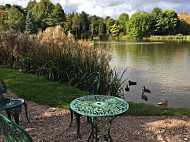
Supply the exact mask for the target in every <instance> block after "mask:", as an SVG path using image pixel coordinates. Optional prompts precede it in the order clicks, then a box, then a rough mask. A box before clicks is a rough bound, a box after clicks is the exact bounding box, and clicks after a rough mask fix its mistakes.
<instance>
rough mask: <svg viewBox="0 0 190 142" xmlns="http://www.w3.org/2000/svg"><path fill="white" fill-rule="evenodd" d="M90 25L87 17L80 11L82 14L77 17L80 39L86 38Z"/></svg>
mask: <svg viewBox="0 0 190 142" xmlns="http://www.w3.org/2000/svg"><path fill="white" fill-rule="evenodd" d="M89 27H90V23H89V20H88V15H87V14H86V13H85V12H84V11H82V13H81V14H80V15H79V29H80V34H81V38H82V39H87V38H88V31H89Z"/></svg>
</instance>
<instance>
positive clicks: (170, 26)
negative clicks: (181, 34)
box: [163, 10, 179, 35]
mask: <svg viewBox="0 0 190 142" xmlns="http://www.w3.org/2000/svg"><path fill="white" fill-rule="evenodd" d="M163 16H164V18H166V19H167V21H168V22H167V26H166V28H167V29H165V30H166V31H165V33H166V34H168V35H175V34H177V33H178V29H179V18H178V16H177V13H176V12H175V11H174V10H166V11H164V12H163Z"/></svg>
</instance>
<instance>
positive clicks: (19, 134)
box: [0, 114, 33, 142]
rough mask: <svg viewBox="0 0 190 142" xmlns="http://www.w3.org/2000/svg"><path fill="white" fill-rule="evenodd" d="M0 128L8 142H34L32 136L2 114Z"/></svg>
mask: <svg viewBox="0 0 190 142" xmlns="http://www.w3.org/2000/svg"><path fill="white" fill-rule="evenodd" d="M0 126H1V127H0V129H1V131H2V133H3V135H4V136H5V138H6V142H33V140H32V138H31V136H30V135H29V134H28V133H27V132H26V131H25V130H24V129H23V128H21V127H20V126H19V125H17V124H16V123H14V122H12V121H11V120H9V119H8V118H6V117H5V116H3V115H1V114H0ZM1 131H0V132H1Z"/></svg>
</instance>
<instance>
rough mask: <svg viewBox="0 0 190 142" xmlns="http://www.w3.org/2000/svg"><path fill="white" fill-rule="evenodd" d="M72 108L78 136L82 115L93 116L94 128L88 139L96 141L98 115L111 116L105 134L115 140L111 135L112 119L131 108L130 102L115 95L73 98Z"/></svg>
mask: <svg viewBox="0 0 190 142" xmlns="http://www.w3.org/2000/svg"><path fill="white" fill-rule="evenodd" d="M70 108H71V109H72V110H73V111H74V114H75V116H76V120H77V125H78V129H77V137H80V126H79V125H80V116H81V115H86V116H89V117H91V125H92V129H91V133H90V136H89V138H88V141H89V140H90V139H94V138H95V139H96V141H98V140H99V137H98V132H99V128H98V125H97V121H96V119H97V117H110V119H108V125H107V126H108V128H107V134H106V135H103V136H104V137H106V138H107V139H110V140H111V141H113V140H112V138H111V136H110V128H111V124H112V121H113V120H114V119H115V118H116V117H117V116H118V115H119V114H122V113H124V112H125V111H127V110H128V108H129V104H128V103H127V102H126V101H125V100H123V99H121V98H118V97H114V96H105V95H89V96H84V97H80V98H76V99H75V100H73V101H72V102H71V103H70Z"/></svg>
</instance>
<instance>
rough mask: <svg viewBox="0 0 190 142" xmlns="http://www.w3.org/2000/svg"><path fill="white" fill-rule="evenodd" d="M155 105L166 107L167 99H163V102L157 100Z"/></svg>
mask: <svg viewBox="0 0 190 142" xmlns="http://www.w3.org/2000/svg"><path fill="white" fill-rule="evenodd" d="M156 106H159V107H167V106H168V100H165V101H163V102H159V103H157V105H156Z"/></svg>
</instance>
